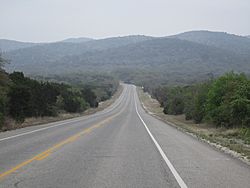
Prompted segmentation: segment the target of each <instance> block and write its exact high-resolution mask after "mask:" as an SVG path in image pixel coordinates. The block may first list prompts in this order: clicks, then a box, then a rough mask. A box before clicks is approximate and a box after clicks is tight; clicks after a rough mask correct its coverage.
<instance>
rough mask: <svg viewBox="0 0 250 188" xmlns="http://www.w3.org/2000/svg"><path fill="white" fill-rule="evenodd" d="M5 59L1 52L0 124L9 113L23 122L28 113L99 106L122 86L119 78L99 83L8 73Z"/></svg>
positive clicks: (35, 114) (51, 113) (39, 114)
mask: <svg viewBox="0 0 250 188" xmlns="http://www.w3.org/2000/svg"><path fill="white" fill-rule="evenodd" d="M4 63H5V60H4V59H2V58H1V56H0V128H1V127H2V126H3V124H4V122H5V119H6V118H7V117H10V118H13V119H14V120H15V121H16V122H19V123H22V122H23V121H24V120H25V118H27V117H43V116H57V115H58V114H59V113H63V112H69V113H76V112H77V113H80V112H83V111H85V110H86V109H88V108H90V107H92V108H96V107H98V103H99V102H100V101H101V100H106V99H108V98H110V97H111V96H112V94H113V92H115V90H116V89H117V87H118V82H114V83H113V82H112V83H110V84H107V85H105V87H104V86H102V87H98V86H97V85H95V86H93V85H91V84H89V85H72V84H66V83H58V82H50V81H38V80H35V79H32V78H29V77H26V76H24V74H23V73H22V72H13V73H10V74H8V73H6V72H5V71H4V69H3V65H4ZM96 91H99V92H101V93H102V94H103V93H104V94H103V95H105V97H103V98H99V97H98V96H97V92H96Z"/></svg>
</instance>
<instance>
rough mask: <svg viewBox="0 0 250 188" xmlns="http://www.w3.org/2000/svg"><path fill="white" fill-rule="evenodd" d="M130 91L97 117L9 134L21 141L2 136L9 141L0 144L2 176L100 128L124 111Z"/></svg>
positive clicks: (0, 169) (126, 91)
mask: <svg viewBox="0 0 250 188" xmlns="http://www.w3.org/2000/svg"><path fill="white" fill-rule="evenodd" d="M129 92H130V91H129V90H128V89H127V88H125V89H124V90H123V93H122V94H121V96H120V98H119V99H118V100H117V101H116V102H115V103H114V104H113V105H112V106H111V107H110V108H108V109H106V110H105V111H102V112H99V113H97V114H94V115H90V116H86V117H82V119H81V118H76V119H72V120H70V121H65V124H63V125H61V122H59V123H58V124H59V126H55V125H58V124H56V123H53V124H52V125H51V124H48V125H45V126H44V125H41V126H34V127H32V128H31V129H32V130H28V131H27V129H25V128H24V130H21V131H22V132H21V133H20V131H19V130H14V131H9V133H8V134H10V133H11V136H15V135H20V134H21V136H19V137H10V135H7V136H6V133H1V134H0V135H1V136H2V137H1V138H10V139H7V140H6V139H5V140H2V141H0V172H1V173H2V172H4V171H6V170H8V169H10V168H12V167H14V166H16V165H18V164H19V163H21V162H23V161H25V160H27V159H29V158H32V157H33V156H35V155H36V154H38V153H41V152H43V151H44V150H46V149H47V148H49V147H51V146H53V145H55V144H57V143H58V142H60V141H62V140H65V139H67V138H68V137H70V136H72V135H74V134H76V133H78V132H79V131H82V130H83V129H86V128H88V127H90V126H92V125H94V124H97V123H98V122H100V121H103V120H104V119H106V118H108V117H110V116H112V115H114V114H116V113H117V112H119V111H121V110H122V109H123V108H124V107H123V106H124V103H126V101H127V98H126V96H127V95H128V93H129ZM44 127H45V128H47V127H49V128H48V129H45V130H42V131H38V132H31V134H25V135H23V133H27V132H28V133H29V132H30V131H34V130H40V129H41V128H44Z"/></svg>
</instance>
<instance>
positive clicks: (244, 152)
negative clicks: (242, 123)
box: [137, 87, 250, 165]
mask: <svg viewBox="0 0 250 188" xmlns="http://www.w3.org/2000/svg"><path fill="white" fill-rule="evenodd" d="M137 92H138V96H139V99H140V102H141V104H142V107H143V108H144V110H145V111H146V112H147V113H148V114H150V115H152V116H154V117H155V118H157V119H159V120H161V121H163V122H165V123H167V124H169V125H171V126H173V127H175V128H177V129H178V130H180V131H182V132H185V133H186V134H189V135H191V136H192V137H194V138H196V139H198V140H200V141H202V142H205V143H207V144H209V145H210V146H212V147H214V148H216V149H218V150H220V151H222V152H224V153H226V154H229V155H231V156H233V157H234V158H237V159H239V160H241V161H242V162H244V163H246V164H248V165H250V146H249V145H248V144H245V143H244V142H242V141H241V140H238V139H235V138H234V137H233V136H232V135H233V133H234V132H233V130H221V129H216V128H214V127H212V126H208V125H204V124H194V123H192V121H187V120H185V118H184V117H183V116H174V115H166V114H164V113H163V108H162V107H160V104H159V103H158V101H157V100H155V99H153V98H152V97H151V96H150V95H149V94H148V93H144V92H143V90H142V89H141V88H138V87H137ZM225 131H227V132H225ZM230 131H231V132H230ZM227 134H230V137H227V136H225V135H227Z"/></svg>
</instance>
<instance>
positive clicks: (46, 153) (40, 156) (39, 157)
mask: <svg viewBox="0 0 250 188" xmlns="http://www.w3.org/2000/svg"><path fill="white" fill-rule="evenodd" d="M119 114H120V113H117V114H115V115H113V116H110V117H108V118H106V119H105V120H103V121H101V122H99V123H97V124H95V125H93V126H91V127H89V128H87V129H84V130H82V131H81V132H79V133H77V134H75V135H73V136H70V137H69V138H67V139H66V140H63V141H61V142H59V143H57V144H56V145H54V146H52V147H51V148H49V149H47V150H46V151H44V152H42V153H39V154H38V155H36V156H34V157H32V158H30V159H28V160H26V161H24V162H22V163H20V164H18V165H17V166H15V167H13V168H11V169H10V170H8V171H6V172H3V173H1V174H0V180H1V179H3V178H4V177H6V176H8V175H10V174H11V173H13V172H15V171H17V170H18V169H20V168H22V167H24V166H26V165H28V164H30V163H31V162H33V161H36V160H37V161H40V160H43V159H45V158H46V157H48V156H49V155H50V154H51V153H52V152H53V151H55V150H56V149H58V148H60V147H62V146H64V145H66V144H68V143H71V142H74V141H76V140H77V139H78V138H79V137H80V136H83V135H85V134H87V133H90V132H92V131H93V130H94V129H96V128H98V127H100V126H102V125H104V124H105V123H108V122H109V121H110V120H111V119H113V118H114V117H116V116H118V115H119Z"/></svg>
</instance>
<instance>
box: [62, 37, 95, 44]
mask: <svg viewBox="0 0 250 188" xmlns="http://www.w3.org/2000/svg"><path fill="white" fill-rule="evenodd" d="M92 40H94V39H92V38H87V37H78V38H68V39H65V40H62V41H59V42H71V43H82V42H88V41H92Z"/></svg>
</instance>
